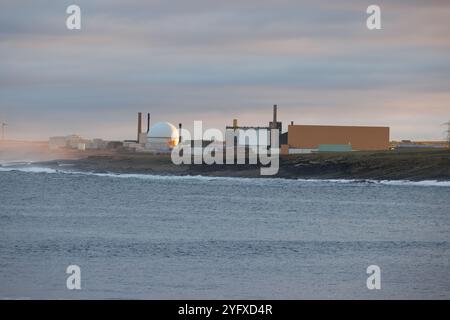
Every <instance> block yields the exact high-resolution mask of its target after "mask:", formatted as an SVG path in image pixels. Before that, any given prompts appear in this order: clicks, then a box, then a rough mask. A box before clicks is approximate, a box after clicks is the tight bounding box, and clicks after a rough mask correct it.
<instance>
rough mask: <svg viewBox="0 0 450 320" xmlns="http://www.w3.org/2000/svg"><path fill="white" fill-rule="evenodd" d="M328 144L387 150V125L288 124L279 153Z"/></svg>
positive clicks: (312, 150) (314, 148) (305, 149)
mask: <svg viewBox="0 0 450 320" xmlns="http://www.w3.org/2000/svg"><path fill="white" fill-rule="evenodd" d="M284 143H286V142H284ZM324 146H328V147H330V146H331V147H332V146H344V147H345V146H348V148H349V149H350V150H388V149H389V127H365V126H318V125H293V124H291V125H289V126H288V132H287V144H284V145H282V146H281V149H282V150H281V153H282V154H283V153H284V154H288V153H308V152H314V151H316V150H320V149H321V148H322V147H324Z"/></svg>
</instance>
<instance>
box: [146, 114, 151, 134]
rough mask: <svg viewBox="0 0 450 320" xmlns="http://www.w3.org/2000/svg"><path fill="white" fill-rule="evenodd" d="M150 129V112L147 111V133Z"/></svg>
mask: <svg viewBox="0 0 450 320" xmlns="http://www.w3.org/2000/svg"><path fill="white" fill-rule="evenodd" d="M149 131H150V113H147V133H148V132H149Z"/></svg>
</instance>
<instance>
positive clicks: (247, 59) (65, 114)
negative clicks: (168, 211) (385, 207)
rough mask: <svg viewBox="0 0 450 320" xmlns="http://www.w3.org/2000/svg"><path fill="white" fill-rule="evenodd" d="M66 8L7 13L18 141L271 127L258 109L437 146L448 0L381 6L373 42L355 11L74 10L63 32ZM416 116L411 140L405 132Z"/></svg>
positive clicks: (447, 87) (323, 5) (264, 7)
mask: <svg viewBox="0 0 450 320" xmlns="http://www.w3.org/2000/svg"><path fill="white" fill-rule="evenodd" d="M70 4H72V3H71V2H70V1H58V2H54V1H43V0H39V1H21V2H18V1H12V0H11V1H2V5H1V6H2V10H1V11H0V54H1V60H0V117H1V118H5V119H8V122H9V123H12V122H14V123H15V128H16V130H14V131H13V130H12V128H13V127H14V126H13V124H12V125H11V130H10V132H11V135H13V134H14V136H15V137H18V138H30V137H39V138H45V137H47V136H48V135H52V134H56V133H58V134H60V133H63V132H62V131H64V129H67V131H69V130H70V131H71V132H78V133H81V134H88V135H98V136H103V137H110V138H127V136H126V132H127V130H129V131H130V135H133V134H134V121H133V122H130V124H129V125H127V124H124V122H123V121H124V119H127V118H128V117H131V118H132V119H134V113H135V112H137V111H138V110H142V111H147V110H149V111H151V112H152V114H154V115H155V119H158V118H160V119H161V120H164V119H167V120H169V121H173V122H177V121H179V119H180V118H181V119H186V120H184V121H191V120H195V119H202V120H204V121H206V122H207V123H211V125H215V126H218V127H223V126H225V124H226V122H227V121H224V118H226V119H231V118H232V117H233V116H232V114H236V113H239V114H240V115H241V116H242V117H244V118H243V119H246V121H248V122H249V124H251V123H265V122H266V121H267V117H268V116H267V115H265V114H263V113H261V111H260V110H266V109H267V108H270V105H271V104H273V103H278V104H279V105H280V114H281V115H282V114H283V113H284V114H285V115H286V119H287V120H286V121H289V120H288V119H298V121H314V122H316V123H321V122H323V123H330V122H332V121H337V122H339V123H342V124H344V123H345V124H353V123H354V124H361V123H365V124H371V121H374V122H375V121H376V122H377V123H376V124H381V125H382V124H387V125H391V126H392V130H391V132H392V133H393V136H394V137H396V136H402V137H410V138H418V139H420V138H431V137H435V138H440V136H441V132H440V129H439V124H440V123H441V122H444V121H445V120H446V119H442V118H444V117H446V115H445V113H446V110H445V106H447V105H448V93H449V92H450V77H449V73H450V54H449V53H450V41H449V40H450V39H449V35H448V30H450V20H448V17H447V12H448V11H449V9H450V3H448V1H427V2H424V1H406V0H404V1H395V2H392V1H379V5H380V6H381V8H382V26H383V29H382V30H380V31H369V30H367V29H366V27H365V19H366V17H367V15H366V13H365V9H366V5H365V4H364V3H362V2H361V1H356V0H355V1H353V0H347V1H339V3H337V2H334V1H294V0H292V1H289V0H281V1H280V0H273V1H269V0H247V1H226V2H211V1H207V0H192V1H181V0H176V1H175V0H172V1H167V0H165V1H162V0H159V1H137V0H134V1H127V2H123V1H118V0H114V1H106V0H104V1H103V0H102V1H78V2H77V4H78V5H80V7H81V9H82V30H80V31H69V30H67V29H66V28H65V19H66V16H67V15H66V13H65V9H66V7H67V6H68V5H70ZM367 101H370V103H367ZM418 101H420V103H419V104H418ZM413 105H414V106H415V107H414V108H412V106H413ZM449 108H450V107H449ZM351 110H354V112H353V115H354V116H352V117H349V116H347V117H344V116H343V115H347V114H349V112H350V114H351ZM356 110H357V111H356ZM238 111H239V112H238ZM297 112H298V114H297ZM269 113H270V112H269ZM447 113H448V111H447ZM26 115H33V119H36V121H35V122H34V123H33V124H32V125H30V123H28V122H29V119H30V117H28V116H26ZM355 115H357V117H355ZM393 115H395V116H393ZM447 117H449V116H447ZM420 118H423V119H426V121H424V124H423V126H421V130H420V131H419V130H416V129H415V126H411V125H409V124H410V123H411V122H412V119H420ZM67 119H76V121H72V122H71V123H70V126H69V125H68V123H69V122H68V121H67ZM99 119H107V120H108V122H107V123H110V124H111V126H110V127H109V126H108V125H107V123H103V122H102V123H103V124H102V125H96V124H97V123H98V121H99ZM296 121H297V120H296ZM24 128H27V129H24ZM117 128H121V129H120V130H118V129H117ZM408 130H409V131H408Z"/></svg>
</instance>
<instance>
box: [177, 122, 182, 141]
mask: <svg viewBox="0 0 450 320" xmlns="http://www.w3.org/2000/svg"><path fill="white" fill-rule="evenodd" d="M181 127H182V125H181V123H179V124H178V135H179V138H178V143H181Z"/></svg>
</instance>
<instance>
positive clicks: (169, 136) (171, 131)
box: [146, 122, 180, 152]
mask: <svg viewBox="0 0 450 320" xmlns="http://www.w3.org/2000/svg"><path fill="white" fill-rule="evenodd" d="M179 137H180V136H179V134H178V130H177V128H176V127H175V126H174V125H173V124H171V123H169V122H158V123H156V124H155V125H154V126H152V127H151V128H150V131H149V132H148V135H147V143H146V147H147V149H149V150H154V151H158V152H160V151H169V150H171V149H172V148H173V147H175V146H176V145H177V144H178V141H179Z"/></svg>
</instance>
